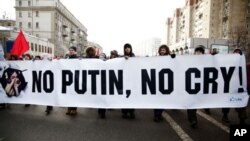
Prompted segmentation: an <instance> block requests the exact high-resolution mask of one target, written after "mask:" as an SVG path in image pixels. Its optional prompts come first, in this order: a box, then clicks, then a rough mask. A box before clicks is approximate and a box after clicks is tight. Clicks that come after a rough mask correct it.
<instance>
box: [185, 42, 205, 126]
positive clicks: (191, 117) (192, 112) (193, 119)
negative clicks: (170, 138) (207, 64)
mask: <svg viewBox="0 0 250 141" xmlns="http://www.w3.org/2000/svg"><path fill="white" fill-rule="evenodd" d="M204 53H205V47H204V46H203V45H198V46H197V47H196V48H195V50H194V54H195V55H202V54H204ZM196 111H197V109H188V110H187V116H188V121H189V122H190V125H191V127H193V128H195V127H196V125H197V124H198V121H197V115H196Z"/></svg>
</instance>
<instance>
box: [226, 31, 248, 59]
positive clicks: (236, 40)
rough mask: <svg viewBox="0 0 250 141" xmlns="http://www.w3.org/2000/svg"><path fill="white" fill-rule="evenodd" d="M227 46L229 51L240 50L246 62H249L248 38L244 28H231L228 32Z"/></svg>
mask: <svg viewBox="0 0 250 141" xmlns="http://www.w3.org/2000/svg"><path fill="white" fill-rule="evenodd" d="M229 44H230V46H229V47H230V49H231V50H234V49H235V48H239V49H241V50H242V51H243V52H244V54H245V55H246V59H247V61H250V36H249V35H248V31H247V28H246V27H244V26H236V27H233V28H232V29H231V30H230V32H229Z"/></svg>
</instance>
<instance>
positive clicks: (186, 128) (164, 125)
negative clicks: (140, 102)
mask: <svg viewBox="0 0 250 141" xmlns="http://www.w3.org/2000/svg"><path fill="white" fill-rule="evenodd" d="M45 109H46V107H45V106H38V105H31V106H30V107H24V105H14V104H11V105H10V107H9V108H7V109H1V110H0V120H1V122H0V141H45V140H46V141H102V140H105V141H106V140H109V141H166V140H169V141H181V140H184V141H192V140H194V141H201V140H202V141H211V140H213V141H227V140H229V124H226V123H223V122H222V121H221V117H222V114H221V109H211V114H210V115H206V114H205V113H204V110H198V112H197V116H198V125H197V127H196V128H191V127H190V125H189V122H188V120H187V114H186V110H171V109H167V110H165V112H164V113H163V117H164V121H162V122H159V123H156V122H154V121H153V110H152V109H137V110H136V111H135V113H136V119H134V120H131V119H123V118H122V117H121V111H120V109H113V110H107V113H106V119H100V118H99V117H98V114H97V109H86V108H78V114H77V115H76V116H73V117H72V116H68V115H65V112H66V108H59V107H54V109H53V111H52V112H51V114H50V115H46V114H45V112H44V111H45ZM247 115H248V117H249V116H250V108H249V107H248V108H247ZM229 118H230V121H231V124H237V123H238V118H237V112H236V111H235V109H231V111H230V113H229ZM246 123H247V124H250V120H249V118H248V119H247V120H246Z"/></svg>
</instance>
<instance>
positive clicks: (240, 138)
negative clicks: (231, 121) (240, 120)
mask: <svg viewBox="0 0 250 141" xmlns="http://www.w3.org/2000/svg"><path fill="white" fill-rule="evenodd" d="M249 138H250V125H231V126H230V141H249Z"/></svg>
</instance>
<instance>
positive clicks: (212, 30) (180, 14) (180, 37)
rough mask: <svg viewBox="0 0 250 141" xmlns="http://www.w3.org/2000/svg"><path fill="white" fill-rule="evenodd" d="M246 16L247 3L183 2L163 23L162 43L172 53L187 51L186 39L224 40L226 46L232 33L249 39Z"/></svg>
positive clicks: (245, 0)
mask: <svg viewBox="0 0 250 141" xmlns="http://www.w3.org/2000/svg"><path fill="white" fill-rule="evenodd" d="M249 13H250V0H186V4H185V6H184V7H182V8H177V9H176V10H175V13H174V16H173V17H172V18H168V19H167V23H166V24H167V38H166V43H167V45H169V46H170V48H171V49H172V50H173V49H174V50H175V49H180V48H181V47H182V48H183V47H188V46H187V45H188V44H189V41H190V40H189V39H190V38H208V39H226V40H228V42H229V44H230V40H232V37H235V33H236V32H234V31H235V29H238V28H242V29H243V31H248V32H246V33H247V35H248V36H249V35H250V32H249V29H250V27H249V25H250V24H249V21H250V16H249V15H250V14H249ZM232 46H234V47H235V44H232Z"/></svg>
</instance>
